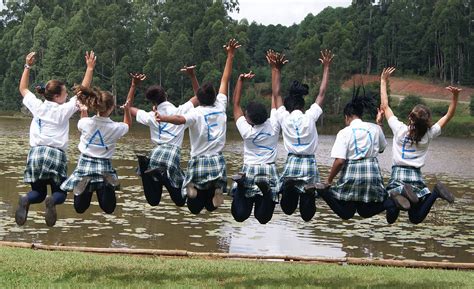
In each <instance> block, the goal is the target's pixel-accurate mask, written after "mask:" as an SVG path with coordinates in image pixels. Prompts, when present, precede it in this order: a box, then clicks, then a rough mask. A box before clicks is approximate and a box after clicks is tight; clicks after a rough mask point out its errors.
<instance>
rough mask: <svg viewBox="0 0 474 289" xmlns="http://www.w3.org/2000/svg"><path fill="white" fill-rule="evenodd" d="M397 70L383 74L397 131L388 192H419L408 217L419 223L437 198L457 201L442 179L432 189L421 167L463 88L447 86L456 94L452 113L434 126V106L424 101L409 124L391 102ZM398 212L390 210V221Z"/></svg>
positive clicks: (383, 99)
mask: <svg viewBox="0 0 474 289" xmlns="http://www.w3.org/2000/svg"><path fill="white" fill-rule="evenodd" d="M394 71H395V68H394V67H389V68H385V69H384V70H383V72H382V75H381V77H380V97H381V109H382V110H383V111H384V112H385V117H386V118H387V121H388V124H389V126H390V128H391V129H392V132H393V148H392V165H393V166H392V175H391V176H390V180H389V182H388V186H387V191H388V193H389V194H390V195H397V194H400V193H402V192H403V190H404V188H405V190H407V187H408V190H410V191H411V190H412V191H413V192H414V193H415V194H416V195H417V197H418V198H409V200H410V203H411V208H410V210H408V217H409V219H410V222H412V223H414V224H418V223H421V222H422V221H423V220H424V219H425V218H426V216H427V215H428V213H429V212H430V209H431V207H432V206H433V204H434V202H435V201H436V199H438V198H441V199H444V200H446V201H448V202H449V203H453V202H454V196H453V195H452V194H451V192H449V191H448V189H447V187H446V186H445V185H444V184H442V183H441V182H438V183H437V184H436V185H435V186H434V188H433V191H432V192H430V190H429V189H428V187H427V186H426V184H425V182H424V180H423V176H422V174H421V167H423V166H424V164H425V159H426V154H427V152H428V147H429V144H430V142H431V140H432V139H433V138H435V137H437V136H439V135H440V134H441V129H442V128H443V127H444V126H445V125H446V124H447V123H448V122H449V121H450V120H451V118H452V117H453V116H454V113H455V111H456V106H457V103H458V97H459V92H461V89H459V88H457V87H453V86H448V87H447V88H446V89H447V90H448V91H450V92H451V94H452V96H451V103H450V104H449V108H448V112H447V113H446V114H445V115H444V116H443V117H442V118H441V119H440V120H438V122H437V123H435V124H434V125H433V124H432V120H431V111H430V109H429V108H428V107H426V106H425V105H421V104H419V105H416V106H415V107H414V108H413V109H412V111H411V112H410V114H409V115H408V125H406V124H404V123H403V122H401V121H399V120H398V118H397V117H396V116H395V115H394V114H393V111H392V109H391V108H390V106H389V105H388V96H387V82H388V79H389V77H390V75H391V74H392V73H393V72H394ZM398 214H399V210H398V209H397V208H393V209H392V210H387V221H388V222H389V223H393V222H395V221H396V219H397V217H398Z"/></svg>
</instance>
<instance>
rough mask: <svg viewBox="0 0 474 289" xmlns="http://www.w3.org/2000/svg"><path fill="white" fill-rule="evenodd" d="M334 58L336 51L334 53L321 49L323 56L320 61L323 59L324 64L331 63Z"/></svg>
mask: <svg viewBox="0 0 474 289" xmlns="http://www.w3.org/2000/svg"><path fill="white" fill-rule="evenodd" d="M333 59H334V53H332V51H331V50H327V49H324V50H321V58H319V61H321V63H322V64H323V65H324V66H327V65H330V64H331V62H332V60H333Z"/></svg>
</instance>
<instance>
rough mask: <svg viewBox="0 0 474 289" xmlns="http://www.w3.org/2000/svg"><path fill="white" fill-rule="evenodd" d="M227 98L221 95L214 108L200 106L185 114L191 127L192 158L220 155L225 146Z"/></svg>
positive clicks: (188, 125)
mask: <svg viewBox="0 0 474 289" xmlns="http://www.w3.org/2000/svg"><path fill="white" fill-rule="evenodd" d="M226 106H227V96H226V95H224V94H222V93H219V94H218V95H217V97H216V101H215V103H214V105H212V106H198V107H195V108H192V109H191V110H189V112H188V113H186V114H184V115H183V116H184V118H185V119H186V123H185V126H186V127H189V139H190V142H191V157H196V156H201V155H216V154H219V153H220V152H221V151H222V149H223V148H224V145H225V134H226V128H227V125H226V124H227V115H226V113H225V110H226Z"/></svg>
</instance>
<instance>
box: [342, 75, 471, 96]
mask: <svg viewBox="0 0 474 289" xmlns="http://www.w3.org/2000/svg"><path fill="white" fill-rule="evenodd" d="M354 81H355V83H356V85H358V84H361V83H362V82H363V83H369V82H379V81H380V76H378V75H365V74H364V75H362V74H355V75H353V76H352V78H351V79H349V80H347V81H346V82H344V84H343V85H342V87H343V88H349V89H350V88H352V85H353V83H354ZM445 87H446V86H445V85H442V84H440V83H434V82H430V81H427V80H414V79H406V78H402V77H391V78H390V90H391V94H393V95H404V96H407V95H410V94H414V95H419V96H422V97H424V98H433V99H442V100H449V99H450V97H449V96H450V92H449V91H447V90H446V89H445ZM461 88H462V91H461V94H460V97H459V100H460V101H464V102H469V101H470V97H471V95H474V88H472V87H465V86H461Z"/></svg>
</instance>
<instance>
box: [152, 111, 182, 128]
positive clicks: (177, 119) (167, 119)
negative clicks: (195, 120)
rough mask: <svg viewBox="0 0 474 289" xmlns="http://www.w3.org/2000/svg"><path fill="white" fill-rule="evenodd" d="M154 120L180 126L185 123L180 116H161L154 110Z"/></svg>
mask: <svg viewBox="0 0 474 289" xmlns="http://www.w3.org/2000/svg"><path fill="white" fill-rule="evenodd" d="M154 111H155V119H156V121H157V122H169V123H171V124H176V125H181V124H185V123H186V119H185V118H184V116H182V115H161V114H159V113H158V112H157V111H156V110H155V109H154Z"/></svg>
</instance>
